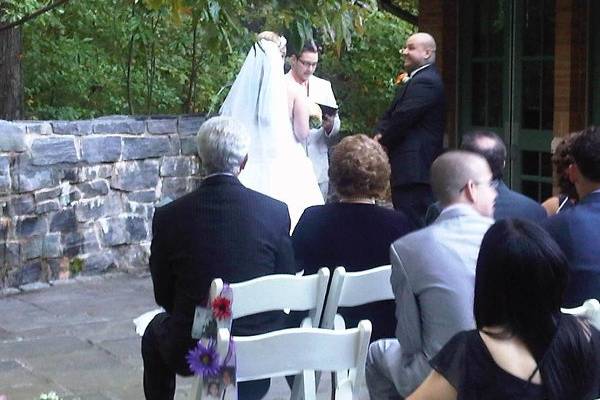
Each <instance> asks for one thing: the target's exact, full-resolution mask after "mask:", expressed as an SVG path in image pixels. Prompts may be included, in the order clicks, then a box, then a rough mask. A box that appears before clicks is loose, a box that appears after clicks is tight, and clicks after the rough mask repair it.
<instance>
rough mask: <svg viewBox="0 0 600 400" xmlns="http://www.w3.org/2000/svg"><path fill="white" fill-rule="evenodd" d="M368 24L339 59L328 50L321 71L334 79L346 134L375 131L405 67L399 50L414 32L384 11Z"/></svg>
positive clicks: (322, 74)
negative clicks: (395, 81)
mask: <svg viewBox="0 0 600 400" xmlns="http://www.w3.org/2000/svg"><path fill="white" fill-rule="evenodd" d="M364 26H365V31H364V34H363V35H360V36H358V37H357V38H356V39H354V40H353V42H352V48H351V49H350V50H348V51H345V52H343V53H342V55H341V57H340V58H339V59H338V58H336V57H334V56H333V54H332V53H331V52H330V51H325V53H324V55H323V57H322V58H321V59H322V62H321V63H320V64H319V70H318V71H317V75H319V76H323V77H327V78H328V79H330V80H331V84H332V86H333V89H334V91H335V94H336V97H337V98H338V103H340V117H341V119H342V130H343V131H344V132H346V133H367V134H369V133H371V131H372V130H373V128H374V127H375V124H376V122H377V119H378V118H379V117H380V116H381V115H382V114H383V112H384V111H385V109H386V108H387V107H388V106H389V104H390V102H391V101H392V99H393V97H394V94H395V91H396V86H395V85H394V79H395V77H396V75H397V74H398V72H399V71H400V69H401V68H402V58H401V56H400V54H399V50H400V49H401V48H402V46H403V45H404V41H405V40H406V37H408V35H409V34H410V33H411V30H410V29H411V27H410V25H408V24H405V23H399V21H398V19H397V18H395V17H393V16H390V15H389V14H386V13H382V12H377V13H374V14H373V15H371V16H370V17H369V18H368V19H366V20H365V22H364Z"/></svg>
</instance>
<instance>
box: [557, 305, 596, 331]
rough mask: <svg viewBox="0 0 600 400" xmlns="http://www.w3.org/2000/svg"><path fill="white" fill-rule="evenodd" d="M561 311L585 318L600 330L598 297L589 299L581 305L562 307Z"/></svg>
mask: <svg viewBox="0 0 600 400" xmlns="http://www.w3.org/2000/svg"><path fill="white" fill-rule="evenodd" d="M561 311H562V312H563V313H565V314H571V315H576V316H579V317H582V318H585V319H587V320H588V321H589V322H590V324H592V326H593V327H594V328H596V329H598V330H600V302H598V300H596V299H588V300H586V301H584V302H583V304H582V305H581V306H579V307H575V308H562V309H561Z"/></svg>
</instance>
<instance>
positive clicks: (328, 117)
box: [323, 114, 335, 134]
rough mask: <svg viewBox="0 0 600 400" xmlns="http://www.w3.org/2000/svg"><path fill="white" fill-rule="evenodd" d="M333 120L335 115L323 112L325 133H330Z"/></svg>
mask: <svg viewBox="0 0 600 400" xmlns="http://www.w3.org/2000/svg"><path fill="white" fill-rule="evenodd" d="M334 122H335V115H329V114H323V129H325V133H327V134H330V133H331V131H332V130H333V124H334Z"/></svg>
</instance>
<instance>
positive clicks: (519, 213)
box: [425, 179, 547, 225]
mask: <svg viewBox="0 0 600 400" xmlns="http://www.w3.org/2000/svg"><path fill="white" fill-rule="evenodd" d="M497 182H498V188H497V190H498V196H496V203H495V205H494V220H496V221H498V220H501V219H505V218H521V219H527V220H529V221H533V222H536V223H538V224H541V223H542V222H543V221H545V220H546V218H547V214H546V211H545V210H544V208H543V207H542V206H541V205H539V204H538V203H536V202H535V201H533V200H532V199H530V198H529V197H527V196H524V195H522V194H521V193H518V192H515V191H514V190H510V189H509V188H508V186H506V185H505V184H504V182H503V181H502V180H501V179H499V180H498V181H497ZM440 212H441V209H440V203H438V202H435V203H433V204H432V205H430V206H429V208H428V209H427V214H426V215H425V223H426V224H427V225H429V224H431V223H433V221H435V220H436V218H437V217H438V215H440Z"/></svg>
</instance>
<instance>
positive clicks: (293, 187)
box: [220, 39, 323, 230]
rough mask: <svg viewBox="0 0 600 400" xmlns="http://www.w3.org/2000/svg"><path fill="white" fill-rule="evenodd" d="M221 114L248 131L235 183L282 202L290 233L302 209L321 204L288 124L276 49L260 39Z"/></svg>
mask: <svg viewBox="0 0 600 400" xmlns="http://www.w3.org/2000/svg"><path fill="white" fill-rule="evenodd" d="M220 114H221V115H227V116H231V117H234V118H237V119H238V120H240V121H242V122H243V123H244V124H245V125H246V127H247V128H248V131H249V132H250V138H251V142H250V151H249V154H248V163H247V164H246V167H245V168H244V170H243V171H242V172H241V173H240V175H239V178H240V181H241V182H242V183H243V184H244V185H245V186H246V187H248V188H250V189H253V190H256V191H257V192H261V193H263V194H266V195H267V196H270V197H273V198H275V199H278V200H281V201H283V202H284V203H286V204H287V206H288V209H289V212H290V218H291V222H292V225H291V229H292V230H293V229H294V227H295V226H296V223H297V222H298V219H299V218H300V216H301V215H302V213H303V212H304V210H305V209H306V208H307V207H310V206H313V205H319V204H323V196H322V195H321V191H320V190H319V185H318V183H317V178H316V177H315V174H314V171H313V167H312V164H311V162H310V159H309V158H308V157H307V156H306V152H305V150H304V147H303V146H302V144H301V143H299V142H298V141H297V140H296V137H295V136H294V133H293V128H292V124H291V122H290V117H289V112H288V100H287V86H286V83H285V76H284V73H283V60H282V57H281V54H280V52H279V49H278V47H277V45H276V44H275V43H273V42H271V41H268V40H264V39H263V40H260V41H259V42H257V43H256V44H254V46H253V47H252V48H251V49H250V51H249V52H248V55H247V56H246V60H245V61H244V65H243V66H242V68H241V70H240V72H239V73H238V75H237V77H236V79H235V82H234V83H233V86H232V87H231V90H230V91H229V94H228V95H227V98H226V99H225V102H224V103H223V105H222V106H221V110H220Z"/></svg>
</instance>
